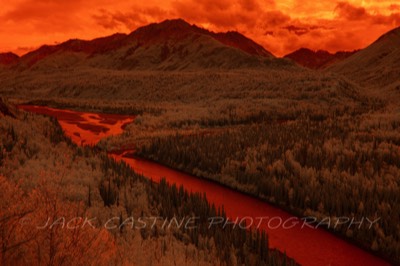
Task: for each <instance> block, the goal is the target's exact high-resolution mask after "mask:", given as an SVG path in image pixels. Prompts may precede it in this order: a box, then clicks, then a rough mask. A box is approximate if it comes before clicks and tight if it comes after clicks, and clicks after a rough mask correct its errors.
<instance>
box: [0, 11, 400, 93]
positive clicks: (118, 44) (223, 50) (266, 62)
mask: <svg viewBox="0 0 400 266" xmlns="http://www.w3.org/2000/svg"><path fill="white" fill-rule="evenodd" d="M293 61H294V62H296V63H297V64H298V65H301V66H304V67H307V68H311V69H325V70H326V71H331V72H335V73H338V74H340V75H343V76H347V77H348V78H349V79H351V80H352V81H356V82H358V83H360V84H365V85H378V86H388V85H390V86H394V87H395V88H398V89H399V90H400V80H399V76H400V28H396V29H394V30H392V31H390V32H388V33H386V34H384V35H383V36H381V37H380V38H379V39H378V40H376V41H375V42H374V43H372V44H371V45H370V46H368V47H366V48H365V49H362V50H359V51H353V52H337V53H334V54H332V53H329V52H327V51H322V50H318V51H312V50H310V49H306V48H302V49H299V50H297V51H295V52H293V53H290V54H288V55H286V56H284V58H276V57H275V56H274V55H273V54H272V53H270V52H269V51H267V50H266V49H264V48H263V47H262V46H261V45H259V44H257V43H256V42H254V41H252V40H251V39H249V38H247V37H245V36H244V35H242V34H240V33H238V32H235V31H230V32H226V33H215V32H212V31H209V30H206V29H203V28H200V27H197V26H195V25H190V24H189V23H187V22H186V21H184V20H182V19H175V20H165V21H163V22H161V23H153V24H149V25H147V26H143V27H141V28H138V29H137V30H135V31H133V32H132V33H130V34H114V35H111V36H107V37H103V38H97V39H94V40H90V41H85V40H78V39H74V40H69V41H66V42H64V43H61V44H57V45H44V46H42V47H40V48H39V49H37V50H34V51H32V52H29V53H27V54H25V55H23V56H21V57H18V56H17V55H15V54H13V53H3V54H0V66H1V68H3V69H4V68H6V69H11V70H18V71H23V70H44V71H46V72H49V73H50V72H54V71H57V70H63V69H67V68H71V69H79V68H85V69H87V68H101V69H111V70H120V69H125V70H131V69H132V70H202V69H237V68H253V69H260V70H262V69H264V67H266V66H267V67H269V69H270V68H271V67H273V68H274V69H278V70H279V69H283V68H286V69H296V64H294V63H293Z"/></svg>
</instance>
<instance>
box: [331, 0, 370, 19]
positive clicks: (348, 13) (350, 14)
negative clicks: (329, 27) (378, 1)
mask: <svg viewBox="0 0 400 266" xmlns="http://www.w3.org/2000/svg"><path fill="white" fill-rule="evenodd" d="M335 11H336V12H337V13H338V15H339V17H340V18H345V19H347V20H362V19H365V18H369V17H370V15H369V14H368V13H367V11H366V10H365V8H363V7H355V6H353V5H351V4H349V3H347V2H339V3H338V4H337V5H336V8H335Z"/></svg>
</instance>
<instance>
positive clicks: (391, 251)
mask: <svg viewBox="0 0 400 266" xmlns="http://www.w3.org/2000/svg"><path fill="white" fill-rule="evenodd" d="M399 130H400V119H399V116H398V115H395V114H393V115H391V114H377V113H367V112H365V113H361V114H354V115H341V116H336V117H328V118H326V119H321V120H318V121H316V120H315V119H312V118H310V117H299V118H298V119H296V120H290V121H265V122H259V121H254V122H253V123H251V124H250V125H249V124H247V125H238V126H235V127H230V128H228V129H226V130H220V131H215V132H214V133H211V134H190V135H188V134H179V133H176V134H175V135H170V136H159V137H154V138H151V140H149V141H147V142H146V143H145V144H143V145H142V146H140V147H139V148H138V149H137V152H136V154H137V156H140V157H144V158H147V159H150V160H154V161H156V162H160V163H162V164H165V165H167V166H170V167H173V168H176V169H179V170H182V171H184V172H187V173H190V174H193V175H195V176H200V177H203V178H207V179H211V180H214V181H217V182H219V183H221V184H224V185H226V186H228V187H231V188H233V189H236V190H239V191H243V192H245V193H248V194H251V195H254V196H256V197H260V198H262V199H264V200H266V201H268V202H270V203H273V204H276V205H278V206H280V207H281V208H284V209H287V210H289V211H291V212H292V213H295V214H297V215H298V216H300V217H305V216H315V217H318V219H319V220H320V221H321V220H323V219H324V218H325V217H334V219H335V218H337V217H354V218H356V219H357V218H359V219H361V217H368V218H369V219H371V220H372V219H378V218H379V222H378V223H377V224H375V225H374V226H373V228H368V227H367V226H361V227H359V226H351V227H348V226H347V225H343V226H338V227H337V228H335V229H334V230H335V231H336V232H335V233H338V234H340V235H343V236H344V237H346V238H348V239H351V240H353V241H355V242H357V243H359V244H360V245H362V246H364V247H365V248H368V249H370V250H373V251H376V252H378V253H380V254H383V255H384V256H386V257H387V258H394V259H395V260H396V261H397V262H399V261H400V228H399V224H400V216H399V215H398V214H399V213H400V198H399V195H400V180H399V178H398V177H399V173H400V169H399V166H400V136H399V134H397V133H395V132H399ZM349 199H351V200H349Z"/></svg>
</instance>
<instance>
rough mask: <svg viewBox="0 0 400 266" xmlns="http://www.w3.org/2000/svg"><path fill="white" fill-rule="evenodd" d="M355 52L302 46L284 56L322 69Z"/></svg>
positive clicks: (306, 65) (313, 67)
mask: <svg viewBox="0 0 400 266" xmlns="http://www.w3.org/2000/svg"><path fill="white" fill-rule="evenodd" d="M354 53H356V51H352V52H344V51H339V52H336V53H334V54H332V53H329V52H328V51H324V50H318V51H313V50H310V49H307V48H300V49H298V50H296V51H294V52H292V53H290V54H287V55H285V56H284V57H283V58H288V59H291V60H293V61H294V62H296V63H297V64H299V65H301V66H304V67H308V68H311V69H322V68H326V67H327V66H329V65H331V64H334V63H337V62H340V61H343V60H344V59H346V58H348V57H349V56H351V55H353V54H354Z"/></svg>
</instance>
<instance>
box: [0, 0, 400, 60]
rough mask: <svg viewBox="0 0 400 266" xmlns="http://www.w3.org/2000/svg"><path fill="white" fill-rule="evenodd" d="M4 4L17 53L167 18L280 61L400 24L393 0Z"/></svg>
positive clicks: (5, 40)
mask: <svg viewBox="0 0 400 266" xmlns="http://www.w3.org/2000/svg"><path fill="white" fill-rule="evenodd" d="M143 2H144V3H143ZM0 6H1V9H0V25H1V27H0V40H1V42H0V52H5V51H13V52H16V53H18V54H24V53H26V52H27V51H29V50H32V49H33V48H37V47H38V46H40V45H42V44H54V43H57V42H62V41H65V40H67V39H71V38H80V39H92V38H95V37H100V36H105V35H110V34H113V33H115V32H125V33H128V32H130V31H132V30H134V29H136V28H137V27H139V26H142V25H145V24H148V23H150V22H159V21H162V20H164V19H168V18H183V19H185V20H186V21H188V22H189V23H192V24H197V25H199V26H203V27H205V28H208V29H211V30H214V31H227V30H237V31H239V32H241V33H243V34H245V35H246V36H248V37H250V38H252V39H253V40H255V41H256V42H258V43H260V44H261V45H263V46H264V47H265V48H266V49H267V50H269V51H271V52H272V53H273V54H275V55H277V56H282V55H284V54H286V53H289V52H291V51H293V50H296V49H298V48H300V47H308V48H311V49H325V50H328V51H331V52H333V51H337V50H353V49H358V48H362V47H365V46H366V45H368V44H370V43H371V42H373V41H374V40H375V39H377V38H378V37H379V36H380V35H381V34H383V33H385V32H387V31H388V30H390V29H392V28H395V27H398V26H400V3H399V2H398V1H388V0H377V1H372V0H347V1H330V0H320V1H315V0H314V1H309V0H307V1H303V0H284V1H278V0H276V1H275V0H219V1H217V0H215V1H214V0H146V1H113V0H66V1H63V0H0Z"/></svg>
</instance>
